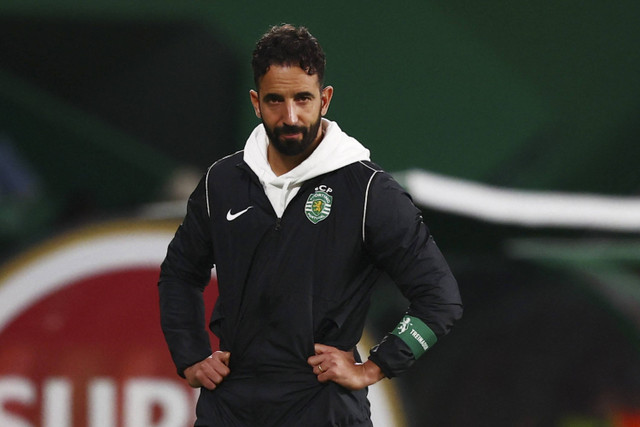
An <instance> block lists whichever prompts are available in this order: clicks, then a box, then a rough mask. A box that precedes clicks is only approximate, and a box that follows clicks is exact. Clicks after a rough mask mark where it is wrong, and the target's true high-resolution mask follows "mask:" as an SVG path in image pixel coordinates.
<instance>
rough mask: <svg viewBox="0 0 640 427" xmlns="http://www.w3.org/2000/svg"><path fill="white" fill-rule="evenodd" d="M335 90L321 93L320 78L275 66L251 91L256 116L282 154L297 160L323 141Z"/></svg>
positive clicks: (329, 88)
mask: <svg viewBox="0 0 640 427" xmlns="http://www.w3.org/2000/svg"><path fill="white" fill-rule="evenodd" d="M332 93H333V89H332V88H331V87H327V88H325V89H323V90H320V85H319V84H318V76H316V75H311V76H310V75H308V74H307V73H305V72H304V71H303V70H302V69H301V68H300V67H296V66H279V65H272V66H271V67H270V68H269V70H268V71H267V73H266V74H265V75H264V76H263V77H262V79H261V80H260V88H259V91H258V92H255V91H251V102H252V104H253V108H254V109H255V112H256V115H257V116H258V117H259V118H261V119H262V123H263V124H264V127H265V129H266V132H267V136H268V137H269V141H270V143H271V144H272V145H273V147H274V148H275V149H276V150H277V151H278V152H279V153H281V154H283V155H286V156H296V155H299V154H302V153H304V152H305V151H307V150H310V149H312V148H310V147H312V146H313V145H314V143H315V142H317V141H319V139H320V137H321V129H320V125H321V118H322V116H323V115H324V114H325V113H326V112H327V110H328V108H329V101H330V100H331V95H332Z"/></svg>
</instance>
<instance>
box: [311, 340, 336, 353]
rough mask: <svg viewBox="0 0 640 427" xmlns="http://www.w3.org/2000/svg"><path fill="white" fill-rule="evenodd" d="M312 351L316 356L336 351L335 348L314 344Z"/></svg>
mask: <svg viewBox="0 0 640 427" xmlns="http://www.w3.org/2000/svg"><path fill="white" fill-rule="evenodd" d="M313 350H314V351H315V352H316V354H322V353H327V352H329V351H332V350H337V349H336V348H335V347H331V346H328V345H324V344H319V343H315V344H314V345H313Z"/></svg>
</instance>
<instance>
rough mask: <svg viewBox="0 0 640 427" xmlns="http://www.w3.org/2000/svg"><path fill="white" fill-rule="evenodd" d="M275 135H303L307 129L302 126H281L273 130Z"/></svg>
mask: <svg viewBox="0 0 640 427" xmlns="http://www.w3.org/2000/svg"><path fill="white" fill-rule="evenodd" d="M274 131H275V133H276V134H277V135H290V134H294V133H302V134H304V133H305V132H306V131H307V128H305V127H302V126H288V125H282V126H280V127H277V128H275V129H274Z"/></svg>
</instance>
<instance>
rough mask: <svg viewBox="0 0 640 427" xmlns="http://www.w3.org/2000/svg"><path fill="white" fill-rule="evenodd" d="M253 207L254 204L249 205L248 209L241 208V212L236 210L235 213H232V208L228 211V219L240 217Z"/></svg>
mask: <svg viewBox="0 0 640 427" xmlns="http://www.w3.org/2000/svg"><path fill="white" fill-rule="evenodd" d="M252 207H253V206H249V207H248V208H247V209H244V210H241V211H240V212H236V213H234V214H232V213H231V209H229V212H227V221H233V220H234V219H236V218H238V217H239V216H240V215H242V214H244V213H246V212H247V211H248V210H249V209H251V208H252Z"/></svg>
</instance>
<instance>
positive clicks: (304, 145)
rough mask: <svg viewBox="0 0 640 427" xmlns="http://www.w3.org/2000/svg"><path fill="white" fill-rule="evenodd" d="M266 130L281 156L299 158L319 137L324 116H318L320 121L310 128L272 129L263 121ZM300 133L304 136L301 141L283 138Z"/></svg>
mask: <svg viewBox="0 0 640 427" xmlns="http://www.w3.org/2000/svg"><path fill="white" fill-rule="evenodd" d="M262 124H263V125H264V129H265V131H266V132H267V136H268V137H269V141H270V143H271V144H272V145H273V148H275V149H276V150H277V151H278V152H279V153H280V154H283V155H285V156H297V155H298V154H302V153H304V152H305V151H306V150H307V149H308V148H309V147H310V146H311V145H312V144H313V143H314V141H315V140H316V138H317V136H318V130H319V129H320V125H321V124H322V115H318V119H317V120H316V121H315V122H313V123H311V125H309V127H304V126H287V125H284V126H279V127H275V128H270V127H269V126H267V124H266V123H265V122H264V121H263V122H262ZM296 133H300V134H301V135H302V139H301V140H299V141H298V140H293V139H287V138H282V136H283V135H292V134H296Z"/></svg>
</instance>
